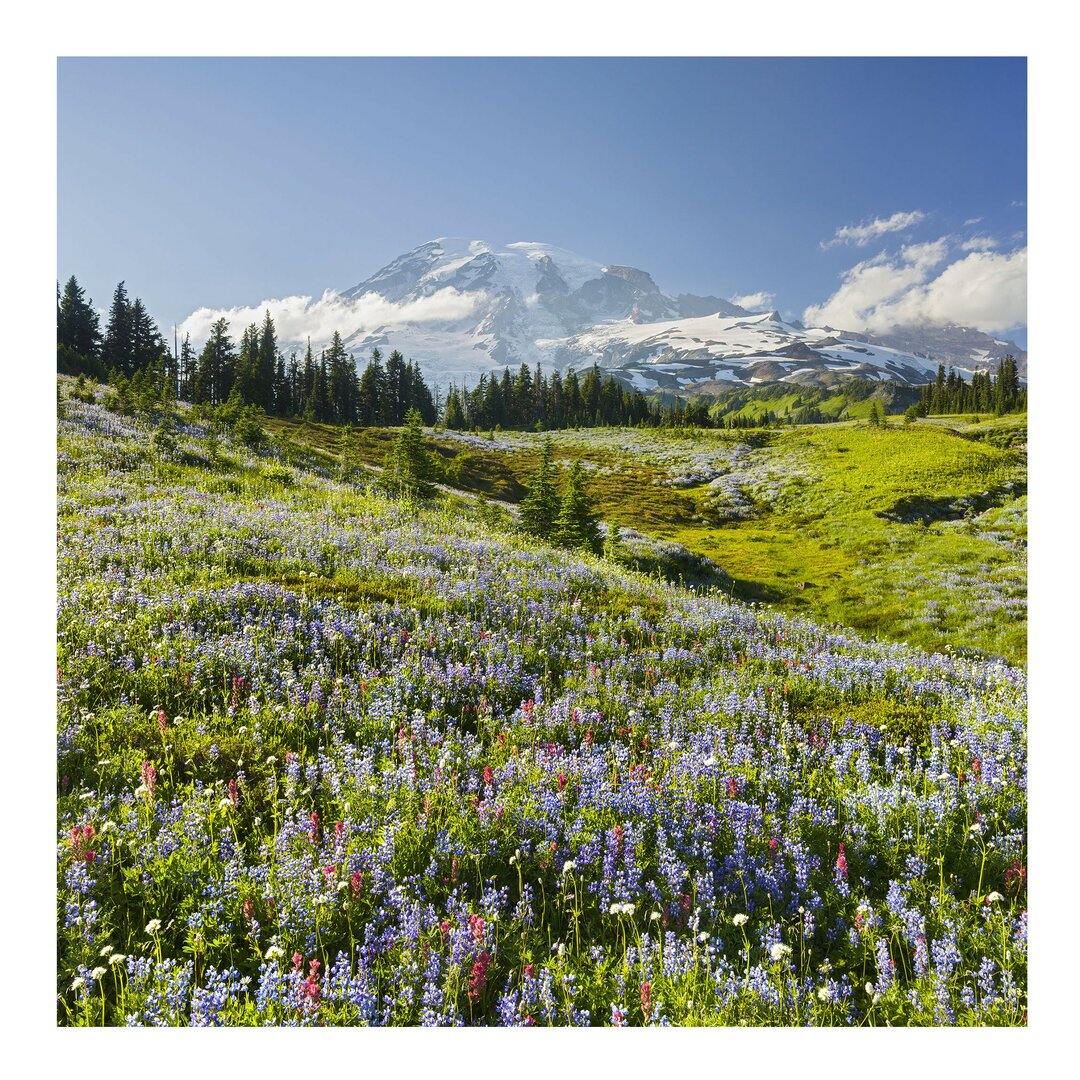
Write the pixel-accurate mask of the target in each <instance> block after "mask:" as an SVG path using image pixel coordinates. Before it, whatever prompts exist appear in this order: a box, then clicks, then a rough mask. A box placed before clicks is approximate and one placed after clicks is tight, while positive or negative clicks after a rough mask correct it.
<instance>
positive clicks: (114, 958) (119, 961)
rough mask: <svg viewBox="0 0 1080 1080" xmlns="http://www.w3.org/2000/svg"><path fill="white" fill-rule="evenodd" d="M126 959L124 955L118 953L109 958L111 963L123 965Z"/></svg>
mask: <svg viewBox="0 0 1080 1080" xmlns="http://www.w3.org/2000/svg"><path fill="white" fill-rule="evenodd" d="M126 959H127V957H126V956H125V955H124V954H123V953H120V952H117V953H113V954H112V956H110V957H109V963H110V964H122V963H123V962H124V961H125V960H126Z"/></svg>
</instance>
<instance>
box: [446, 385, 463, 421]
mask: <svg viewBox="0 0 1080 1080" xmlns="http://www.w3.org/2000/svg"><path fill="white" fill-rule="evenodd" d="M443 424H444V425H445V426H446V427H448V428H449V429H450V430H451V431H461V430H462V429H463V428H464V427H465V413H464V412H463V411H462V408H461V398H460V397H459V396H458V390H457V387H456V386H453V385H451V387H450V389H449V391H447V394H446V405H445V407H444V410H443Z"/></svg>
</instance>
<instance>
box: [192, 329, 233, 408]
mask: <svg viewBox="0 0 1080 1080" xmlns="http://www.w3.org/2000/svg"><path fill="white" fill-rule="evenodd" d="M235 378H236V352H235V350H234V349H233V343H232V339H231V338H230V337H229V324H228V321H227V320H226V319H225V318H224V317H222V318H220V319H218V320H217V322H215V323H214V325H213V326H212V327H211V328H210V336H209V337H208V338H207V339H206V344H205V345H204V346H203V351H202V352H201V353H200V354H199V362H198V367H197V370H196V373H195V401H196V402H205V403H207V404H209V405H222V404H224V403H225V402H226V401H228V399H229V394H230V393H231V392H232V388H233V382H234V381H235Z"/></svg>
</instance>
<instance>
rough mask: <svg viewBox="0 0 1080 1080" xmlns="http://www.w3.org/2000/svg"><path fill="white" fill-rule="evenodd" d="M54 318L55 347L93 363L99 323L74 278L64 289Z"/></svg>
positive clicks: (98, 343) (96, 350)
mask: <svg viewBox="0 0 1080 1080" xmlns="http://www.w3.org/2000/svg"><path fill="white" fill-rule="evenodd" d="M56 315H57V318H56V343H57V345H65V346H67V348H69V349H70V350H71V351H72V352H73V353H75V354H76V355H77V356H79V357H82V358H83V359H84V360H94V359H96V358H97V355H98V352H99V350H100V348H101V325H100V320H99V319H98V313H97V312H96V311H95V310H94V307H93V304H92V302H90V301H88V300H87V299H86V293H85V292H84V291H83V288H82V286H80V285H79V283H78V281H77V280H76V279H75V275H74V274H73V275H72V276H71V277H70V278H68V280H67V284H66V285H65V286H64V294H63V296H62V297H61V298H60V302H59V304H58V306H57V312H56Z"/></svg>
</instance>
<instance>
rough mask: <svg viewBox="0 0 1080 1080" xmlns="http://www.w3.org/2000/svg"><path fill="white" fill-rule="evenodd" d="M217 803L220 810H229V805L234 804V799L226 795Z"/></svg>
mask: <svg viewBox="0 0 1080 1080" xmlns="http://www.w3.org/2000/svg"><path fill="white" fill-rule="evenodd" d="M217 805H218V809H219V810H228V809H229V807H230V806H232V800H231V799H230V798H229V797H228V796H226V797H225V798H224V799H222V800H221V801H220V802H219V803H218V804H217Z"/></svg>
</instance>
